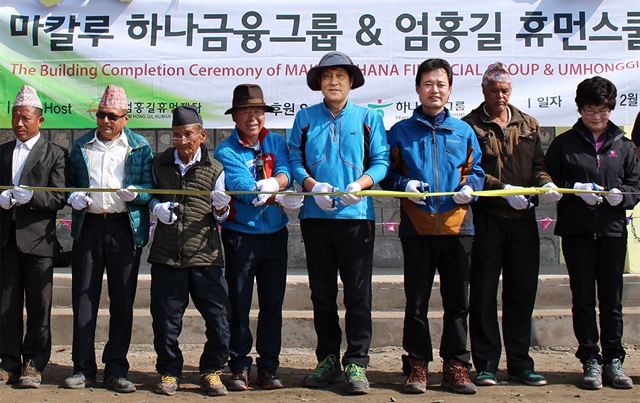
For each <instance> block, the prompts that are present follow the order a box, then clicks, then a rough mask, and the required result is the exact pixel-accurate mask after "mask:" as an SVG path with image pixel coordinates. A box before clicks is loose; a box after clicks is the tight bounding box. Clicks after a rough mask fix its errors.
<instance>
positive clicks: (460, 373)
mask: <svg viewBox="0 0 640 403" xmlns="http://www.w3.org/2000/svg"><path fill="white" fill-rule="evenodd" d="M442 386H443V387H444V388H446V389H449V390H450V391H452V392H453V393H462V394H465V395H472V394H474V393H476V392H477V391H478V388H476V385H474V384H473V382H471V379H470V378H469V367H468V365H467V364H465V363H464V362H462V361H459V360H456V359H450V360H448V361H445V362H444V363H443V364H442Z"/></svg>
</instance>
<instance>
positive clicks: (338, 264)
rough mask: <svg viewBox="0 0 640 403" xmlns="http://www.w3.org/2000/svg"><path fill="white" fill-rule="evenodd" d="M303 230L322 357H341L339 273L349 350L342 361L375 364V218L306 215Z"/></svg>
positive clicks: (344, 363) (317, 351)
mask: <svg viewBox="0 0 640 403" xmlns="http://www.w3.org/2000/svg"><path fill="white" fill-rule="evenodd" d="M300 229H301V231H302V238H303V240H304V247H305V251H306V255H307V269H308V271H309V286H310V288H311V301H312V303H313V324H314V326H315V330H316V335H317V337H318V345H317V347H316V357H317V358H318V361H320V360H323V359H324V358H326V357H327V356H328V355H329V354H334V355H335V356H336V357H339V356H340V343H341V341H342V330H341V329H340V323H339V320H338V305H337V302H336V299H337V297H338V284H337V282H338V278H337V277H338V274H340V279H341V280H342V284H343V286H344V306H345V309H346V315H345V325H346V329H345V330H346V336H347V351H346V352H345V354H344V357H343V358H342V364H343V365H345V366H346V365H347V364H357V365H360V366H363V367H366V366H367V365H368V364H369V346H370V344H371V332H372V330H371V327H372V325H371V275H372V265H373V244H374V239H375V226H374V223H373V221H369V220H334V219H331V220H329V219H304V220H301V221H300Z"/></svg>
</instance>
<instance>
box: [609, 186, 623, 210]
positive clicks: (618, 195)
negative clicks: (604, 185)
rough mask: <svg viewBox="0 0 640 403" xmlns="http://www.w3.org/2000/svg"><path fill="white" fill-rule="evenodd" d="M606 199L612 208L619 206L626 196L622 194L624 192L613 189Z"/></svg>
mask: <svg viewBox="0 0 640 403" xmlns="http://www.w3.org/2000/svg"><path fill="white" fill-rule="evenodd" d="M604 198H605V199H607V203H609V205H610V206H617V205H618V204H620V203H622V199H624V195H623V194H622V191H620V189H618V188H613V189H611V190H610V191H609V194H608V195H605V196H604Z"/></svg>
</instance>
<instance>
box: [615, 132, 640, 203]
mask: <svg viewBox="0 0 640 403" xmlns="http://www.w3.org/2000/svg"><path fill="white" fill-rule="evenodd" d="M625 145H628V147H625V151H626V152H625V156H624V157H625V158H624V166H623V169H624V178H623V180H622V184H621V185H620V186H618V189H620V190H621V191H622V192H632V193H638V192H640V163H639V162H638V158H636V156H635V154H634V150H633V149H634V146H633V145H632V143H631V142H627V141H625ZM638 201H640V195H638V194H626V195H624V198H623V199H622V203H620V204H619V205H618V206H619V207H621V208H624V209H632V208H634V207H635V205H636V204H638Z"/></svg>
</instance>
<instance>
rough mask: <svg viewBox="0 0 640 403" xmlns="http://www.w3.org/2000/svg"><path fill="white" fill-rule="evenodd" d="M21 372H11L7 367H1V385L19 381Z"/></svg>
mask: <svg viewBox="0 0 640 403" xmlns="http://www.w3.org/2000/svg"><path fill="white" fill-rule="evenodd" d="M19 378H20V374H19V373H17V372H9V371H7V370H6V369H2V368H0V385H13V384H14V383H18V380H19Z"/></svg>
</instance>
